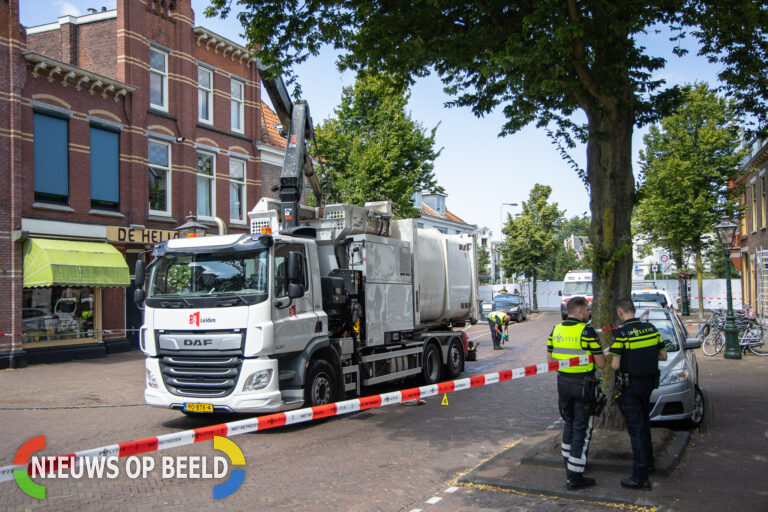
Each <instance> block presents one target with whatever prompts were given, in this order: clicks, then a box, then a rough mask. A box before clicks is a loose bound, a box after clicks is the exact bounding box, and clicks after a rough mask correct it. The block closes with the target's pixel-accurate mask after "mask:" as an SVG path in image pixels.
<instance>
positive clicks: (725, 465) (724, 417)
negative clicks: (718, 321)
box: [462, 351, 768, 512]
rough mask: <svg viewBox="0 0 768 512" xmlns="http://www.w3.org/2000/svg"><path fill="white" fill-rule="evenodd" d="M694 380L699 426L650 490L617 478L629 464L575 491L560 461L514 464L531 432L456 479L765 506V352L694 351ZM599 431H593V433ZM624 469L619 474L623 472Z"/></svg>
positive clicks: (716, 507) (689, 504)
mask: <svg viewBox="0 0 768 512" xmlns="http://www.w3.org/2000/svg"><path fill="white" fill-rule="evenodd" d="M697 358H698V362H699V373H700V382H701V385H702V389H703V390H704V393H705V396H706V399H707V403H706V406H707V409H706V412H705V419H704V422H703V423H702V426H701V427H700V428H699V429H697V430H695V431H693V432H692V435H691V441H690V444H689V445H688V447H687V450H686V451H685V453H684V454H683V457H682V460H681V461H680V463H679V464H678V466H677V468H676V469H675V470H674V471H673V472H672V473H671V474H670V475H669V476H662V475H652V478H651V481H652V482H653V491H651V492H642V491H630V490H628V489H624V488H622V487H621V485H620V484H619V482H620V480H621V479H622V478H624V477H626V476H630V471H618V472H617V471H611V470H609V469H602V470H598V471H595V470H590V468H589V466H588V467H587V474H588V475H589V476H593V477H595V478H596V479H597V481H598V485H597V486H596V487H594V488H591V489H585V490H581V491H568V490H566V488H565V471H564V469H563V468H562V467H558V468H548V467H542V466H531V465H523V464H521V461H520V459H521V458H522V457H524V456H525V455H526V453H528V452H529V451H530V449H531V447H532V446H534V445H535V444H536V443H537V442H539V441H540V440H541V439H542V438H544V437H546V435H547V433H546V432H545V433H542V435H541V436H533V437H531V438H530V439H528V440H525V441H523V442H522V443H520V444H518V445H516V446H514V447H512V448H510V449H509V450H506V451H505V452H502V453H501V454H499V455H497V456H496V457H494V458H493V459H491V460H489V461H488V462H486V463H485V464H483V465H481V466H479V467H478V468H476V469H474V470H473V471H472V472H470V473H469V474H467V475H465V476H464V477H463V478H462V482H464V483H474V484H482V485H491V486H495V487H500V488H505V489H513V490H515V491H518V492H523V493H535V494H541V495H547V496H561V497H566V498H573V499H579V500H591V501H596V502H602V503H605V502H617V503H624V504H629V505H636V506H646V507H658V508H659V509H661V510H678V511H687V510H694V509H695V510H696V511H697V512H706V511H722V510H738V511H752V510H755V511H757V510H768V489H767V488H766V487H765V485H763V484H762V483H761V476H762V475H763V474H765V472H766V471H768V394H767V393H766V390H767V389H768V358H762V357H758V356H754V355H747V356H745V357H744V358H743V359H741V360H728V359H723V358H722V356H716V357H707V356H705V355H703V354H702V353H701V352H700V351H697ZM598 435H600V433H599V431H598V432H595V433H594V436H598ZM625 473H626V474H625Z"/></svg>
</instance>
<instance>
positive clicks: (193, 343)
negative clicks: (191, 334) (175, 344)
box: [184, 339, 213, 347]
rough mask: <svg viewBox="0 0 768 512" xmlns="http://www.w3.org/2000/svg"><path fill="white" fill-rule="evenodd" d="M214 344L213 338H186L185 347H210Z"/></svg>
mask: <svg viewBox="0 0 768 512" xmlns="http://www.w3.org/2000/svg"><path fill="white" fill-rule="evenodd" d="M211 345H213V340H212V339H194V340H184V346H185V347H209V346H211Z"/></svg>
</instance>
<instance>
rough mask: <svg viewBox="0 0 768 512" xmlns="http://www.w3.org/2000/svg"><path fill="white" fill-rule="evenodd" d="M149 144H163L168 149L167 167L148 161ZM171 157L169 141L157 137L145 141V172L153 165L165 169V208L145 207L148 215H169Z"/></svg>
mask: <svg viewBox="0 0 768 512" xmlns="http://www.w3.org/2000/svg"><path fill="white" fill-rule="evenodd" d="M150 144H157V145H158V146H165V147H166V148H167V149H168V167H162V166H159V165H153V164H151V163H149V145H150ZM172 158H173V151H171V145H170V144H169V143H167V142H163V141H160V140H157V139H149V140H148V141H147V173H149V167H153V168H155V169H161V170H163V171H165V205H166V207H167V210H153V209H152V208H149V207H147V209H148V211H149V214H150V215H161V216H164V217H169V216H170V215H171V190H173V188H172V187H171V169H172V167H173V166H172ZM147 180H149V174H147ZM147 184H149V181H147ZM147 205H149V189H147Z"/></svg>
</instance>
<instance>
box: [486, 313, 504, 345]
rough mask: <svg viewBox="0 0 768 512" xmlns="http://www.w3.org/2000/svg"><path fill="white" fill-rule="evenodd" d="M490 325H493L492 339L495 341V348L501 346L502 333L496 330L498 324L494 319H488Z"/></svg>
mask: <svg viewBox="0 0 768 512" xmlns="http://www.w3.org/2000/svg"><path fill="white" fill-rule="evenodd" d="M488 325H490V326H491V341H492V342H493V348H499V347H500V346H501V334H499V333H497V332H496V324H495V323H493V320H491V319H490V318H489V319H488Z"/></svg>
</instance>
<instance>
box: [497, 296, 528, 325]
mask: <svg viewBox="0 0 768 512" xmlns="http://www.w3.org/2000/svg"><path fill="white" fill-rule="evenodd" d="M493 310H494V311H503V312H504V313H508V314H509V316H511V317H512V319H513V320H517V321H518V322H522V321H523V320H525V319H526V318H528V315H530V314H531V307H530V306H529V305H528V303H527V302H525V299H524V298H523V297H521V296H520V295H515V294H509V293H500V294H498V295H496V296H495V297H494V298H493Z"/></svg>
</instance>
